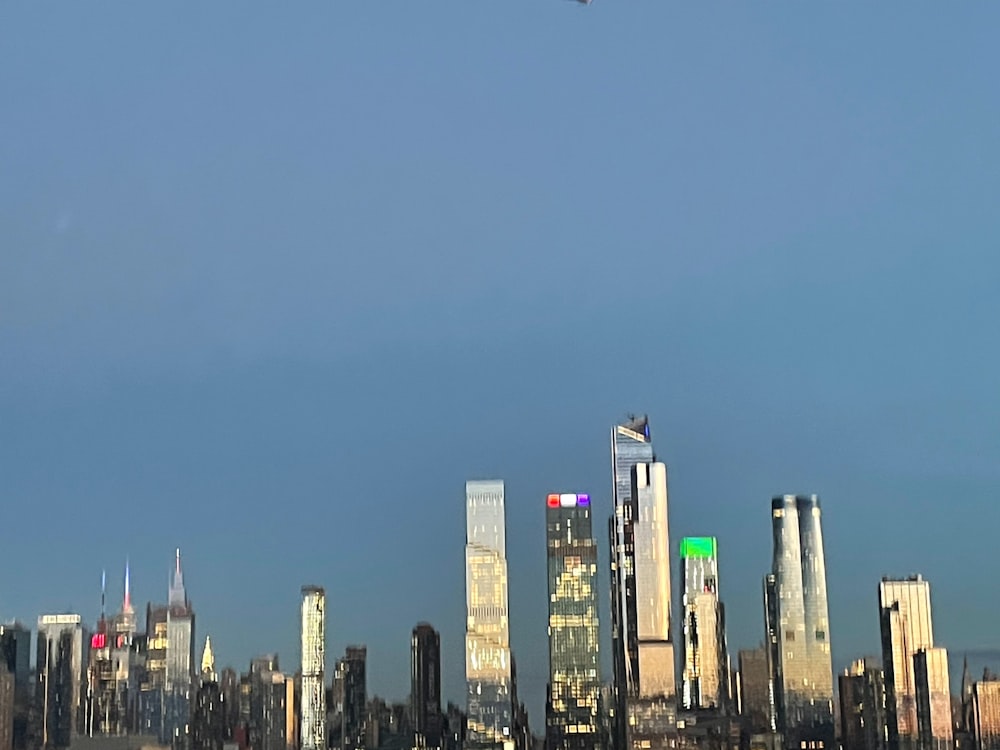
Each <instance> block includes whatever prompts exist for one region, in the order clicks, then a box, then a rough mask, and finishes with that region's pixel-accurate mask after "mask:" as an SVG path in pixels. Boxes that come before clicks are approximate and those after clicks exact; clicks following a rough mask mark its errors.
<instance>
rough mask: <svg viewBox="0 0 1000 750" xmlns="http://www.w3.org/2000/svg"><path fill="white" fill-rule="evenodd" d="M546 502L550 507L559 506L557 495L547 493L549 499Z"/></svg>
mask: <svg viewBox="0 0 1000 750" xmlns="http://www.w3.org/2000/svg"><path fill="white" fill-rule="evenodd" d="M547 504H548V506H549V507H550V508H558V507H559V495H549V499H548V503H547Z"/></svg>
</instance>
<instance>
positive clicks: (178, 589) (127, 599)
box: [10, 417, 1000, 728]
mask: <svg viewBox="0 0 1000 750" xmlns="http://www.w3.org/2000/svg"><path fill="white" fill-rule="evenodd" d="M641 422H642V424H643V425H646V431H647V435H648V421H647V418H646V417H643V418H641ZM616 429H617V428H616ZM650 455H652V453H651V454H650ZM633 473H634V472H633ZM647 481H648V480H647ZM466 485H467V493H468V492H469V487H470V486H475V485H482V486H483V487H484V488H486V489H496V488H499V489H500V495H501V497H502V495H503V486H504V482H503V481H502V480H487V481H471V482H467V483H466ZM547 497H548V498H549V501H550V503H551V498H552V497H553V495H551V494H549V495H548V496H547ZM585 497H587V498H588V505H589V502H590V501H589V497H590V496H589V495H586V496H585ZM787 497H793V496H787ZM787 497H786V499H787ZM796 499H798V498H796ZM813 500H815V496H813ZM774 502H777V499H775V500H774ZM772 505H773V503H772ZM503 515H504V514H503V511H502V510H501V516H500V519H501V525H500V527H497V529H496V530H494V531H493V532H491V533H492V534H497V533H499V535H500V536H499V540H500V541H499V543H500V544H503V536H504V530H503V520H502V518H503ZM540 520H541V521H543V520H544V519H540ZM484 529H485V527H484ZM692 542H693V543H695V544H696V545H697V544H705V543H707V542H711V543H712V544H713V545H714V544H715V543H716V542H715V540H714V539H711V540H709V539H702V538H684V539H683V540H682V543H681V553H680V555H679V556H678V557H677V558H676V562H677V563H680V564H681V567H680V580H679V584H680V586H681V588H679V589H676V590H675V591H674V593H673V594H672V596H671V607H674V606H676V607H679V608H683V584H684V580H683V567H682V566H683V561H684V556H685V554H686V552H685V548H686V546H687V545H688V544H689V543H692ZM597 548H598V549H601V545H600V544H598V545H597ZM713 549H714V546H713ZM602 552H603V553H605V554H606V550H602ZM103 578H104V576H103V575H102V580H103ZM887 582H889V583H894V584H896V585H900V586H905V585H907V583H908V582H909V585H914V584H913V582H917V584H918V585H921V586H924V587H926V586H927V584H926V581H925V580H924V579H923V578H922V576H921V575H919V574H916V575H913V576H911V577H910V578H907V579H902V578H900V579H895V578H893V577H892V576H882V577H881V583H880V584H879V585H880V591H881V590H882V589H884V588H885V586H887V585H889V583H887ZM123 586H124V590H123V594H124V600H123V603H122V611H123V612H126V611H127V612H128V613H129V614H131V613H132V607H131V604H132V599H131V581H130V564H129V561H128V559H127V560H126V563H125V566H124V576H123ZM167 588H168V591H167V597H166V601H167V605H166V606H165V607H163V606H162V605H161V607H160V608H161V609H163V612H164V613H166V611H167V610H170V609H171V608H174V607H180V608H181V610H182V611H181V614H184V613H186V612H187V611H190V604H189V601H188V599H187V594H186V591H185V586H184V580H183V574H182V571H181V565H180V549H179V548H178V549H176V550H175V564H174V566H173V567H172V569H171V572H170V575H169V584H168V587H167ZM311 588H312V587H305V588H304V589H303V591H305V589H311ZM319 590H320V591H321V589H319ZM604 593H607V592H606V591H605V592H604ZM598 598H599V599H600V597H598ZM154 603H155V600H153V601H151V602H150V603H149V606H148V607H147V616H148V615H149V613H150V612H152V613H153V614H154V615H155V614H156V612H157V611H158V609H157V608H156V607H153V604H154ZM679 611H680V610H679ZM121 616H122V615H120V614H119V615H115V616H114V617H115V618H120V617H121ZM46 617H50V618H54V617H72V618H79V619H78V620H74V622H79V623H80V624H81V626H82V627H83V628H84V633H85V634H88V636H89V633H90V630H88V628H90V627H91V625H92V623H96V622H98V620H99V618H95V619H94V620H93V621H91V620H89V619H88V617H87V615H82V614H80V613H77V612H70V611H68V610H67V611H66V612H63V613H60V614H59V615H46ZM132 617H133V618H134V615H132ZM10 622H11V623H12V622H14V620H11V621H10ZM17 622H22V621H21V620H17ZM131 622H132V623H133V627H135V626H138V627H139V628H140V630H141V629H143V628H146V627H148V623H147V620H146V619H145V618H143V619H142V620H140V621H139V622H136V621H135V620H134V619H132V620H131ZM928 622H929V621H928ZM425 624H426V623H425ZM928 627H929V625H928ZM673 631H678V632H673ZM221 632H222V633H223V637H224V630H222V631H221ZM672 635H673V637H674V638H675V639H680V640H679V642H678V644H677V645H678V646H679V645H681V644H683V638H684V633H683V626H682V625H681V624H677V623H674V624H673V625H672ZM208 637H211V634H209V636H208ZM762 637H763V631H762ZM883 637H884V636H883ZM604 639H605V635H603V634H602V640H604ZM358 640H364V639H363V638H360V639H359V638H355V639H354V641H358ZM185 642H187V643H188V645H189V646H190V647H191V649H190V650H191V656H192V658H193V654H194V652H193V648H194V643H193V642H189V641H188V640H185ZM513 645H514V644H512V645H511V650H512V651H513ZM609 645H610V644H605V647H606V648H607V647H608V646H609ZM747 645H749V644H747ZM352 648H355V647H353V646H351V645H348V646H347V650H348V652H350V651H351V649H352ZM360 648H361V649H362V650H364V649H365V646H361V647H360ZM942 650H943V649H942ZM948 650H949V651H951V652H952V656H953V658H955V656H956V655H957V654H961V653H962V652H963V649H958V650H957V651H956V650H955V649H952V648H949V649H948ZM965 650H966V651H969V649H965ZM602 651H603V649H602ZM971 651H972V652H973V653H977V652H978V653H982V652H981V651H978V650H976V649H972V650H971ZM442 652H443V656H442V661H443V662H444V663H447V662H448V661H450V659H451V658H452V657H450V655H449V653H448V652H447V651H446V650H444V649H442ZM876 652H877V649H876V650H873V651H871V652H866V653H867V657H869V658H870V656H871V654H872V653H876ZM32 653H33V651H32ZM987 653H990V652H987ZM258 655H259V654H253V655H248V656H247V658H246V661H247V662H251V661H252V660H253V659H254V658H256V657H257V656H258ZM995 655H996V657H997V659H998V661H997V663H1000V649H997V651H996V652H995ZM292 656H294V654H293V655H292ZM859 656H861V653H860V652H858V653H855V654H853V655H851V656H850V657H849V662H848V663H845V665H843V666H834V669H833V674H834V677H836V675H837V674H838V673H844V672H845V670H847V671H849V668H848V665H849V664H853V663H854V662H855V661H856V660H857V658H858V657H859ZM333 658H334V657H333V656H331V655H330V654H329V652H328V654H327V656H326V661H327V662H328V663H329V662H330V660H331V659H333ZM241 663H242V662H238V661H237V662H233V663H231V664H230V663H228V662H227V666H239V665H240V664H241ZM986 663H993V662H992V661H991V662H984V664H986ZM32 667H36V665H35V663H34V661H32ZM957 668H958V667H957V666H956V664H955V663H952V665H951V671H955V670H956V669H957ZM391 669H392V670H393V671H394V672H396V671H398V669H396V667H391ZM612 671H613V670H611V669H607V668H602V669H601V672H600V677H601V680H602V682H603V683H607V682H608V681H609V680H611V679H612ZM326 672H327V674H328V675H329V673H330V670H329V668H327V669H326ZM683 675H684V672H683V665H682V664H679V663H675V676H676V678H677V681H678V682H677V690H678V691H679V690H680V687H681V682H682V680H683ZM401 680H402V678H398V679H397V680H395V681H396V682H400V681H401ZM326 682H329V680H327V681H326ZM911 682H912V675H911ZM525 687H526V686H525V684H524V683H523V682H522V683H521V687H520V689H521V690H522V691H523V690H524V689H525ZM385 695H387V696H388V695H391V694H385ZM397 697H398V696H397ZM443 699H444V700H447V701H449V702H456V703H459V705H461V703H460V700H459V696H454V695H444V696H443ZM678 699H680V696H678ZM914 710H915V709H914ZM543 716H544V714H540V715H536V721H538V720H540V719H541V718H543ZM914 721H915V719H914ZM536 728H537V725H536Z"/></svg>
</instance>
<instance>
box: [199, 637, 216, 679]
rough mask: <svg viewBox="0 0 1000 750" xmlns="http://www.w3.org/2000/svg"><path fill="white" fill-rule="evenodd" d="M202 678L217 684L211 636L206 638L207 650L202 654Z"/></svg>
mask: <svg viewBox="0 0 1000 750" xmlns="http://www.w3.org/2000/svg"><path fill="white" fill-rule="evenodd" d="M201 677H202V679H204V680H208V681H210V682H215V654H214V653H212V637H211V636H205V650H204V651H202V652H201Z"/></svg>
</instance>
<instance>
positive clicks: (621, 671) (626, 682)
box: [608, 417, 677, 750]
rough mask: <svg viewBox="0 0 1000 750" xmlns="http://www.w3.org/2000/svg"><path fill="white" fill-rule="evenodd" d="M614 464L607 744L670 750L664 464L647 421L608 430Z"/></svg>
mask: <svg viewBox="0 0 1000 750" xmlns="http://www.w3.org/2000/svg"><path fill="white" fill-rule="evenodd" d="M611 466H612V477H613V482H614V484H613V487H614V501H615V507H614V514H613V515H612V517H611V519H610V521H609V523H608V530H609V535H610V541H611V592H612V602H611V640H612V651H613V653H612V663H613V664H614V670H615V672H614V681H613V684H614V702H615V710H614V714H615V715H614V730H613V734H614V736H613V739H612V741H613V742H614V743H615V744H616V746H617V747H620V748H630V749H631V750H657V749H658V748H672V747H673V746H674V745H676V741H677V690H676V677H675V675H674V644H673V636H672V631H671V614H670V543H669V539H670V535H669V525H668V519H667V505H668V502H667V467H666V466H665V465H664V464H663V463H660V462H657V461H656V460H655V457H654V454H653V446H652V443H651V442H650V430H649V421H648V420H647V419H646V418H645V417H641V418H633V419H630V420H629V421H628V422H627V423H625V424H620V425H616V426H614V427H613V428H612V430H611Z"/></svg>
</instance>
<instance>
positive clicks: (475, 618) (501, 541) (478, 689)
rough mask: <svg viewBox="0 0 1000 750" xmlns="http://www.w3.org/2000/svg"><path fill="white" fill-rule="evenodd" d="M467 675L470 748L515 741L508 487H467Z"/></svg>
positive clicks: (488, 483)
mask: <svg viewBox="0 0 1000 750" xmlns="http://www.w3.org/2000/svg"><path fill="white" fill-rule="evenodd" d="M465 507H466V545H465V591H466V615H467V616H466V634H465V678H466V688H467V690H466V714H467V722H468V725H467V729H466V737H465V745H466V747H468V748H493V747H498V746H508V747H510V746H512V744H513V734H512V727H513V719H514V716H513V703H512V696H511V655H510V630H509V621H508V610H507V556H506V554H507V553H506V530H505V519H504V485H503V482H502V481H500V480H481V481H470V482H467V483H466V485H465Z"/></svg>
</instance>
